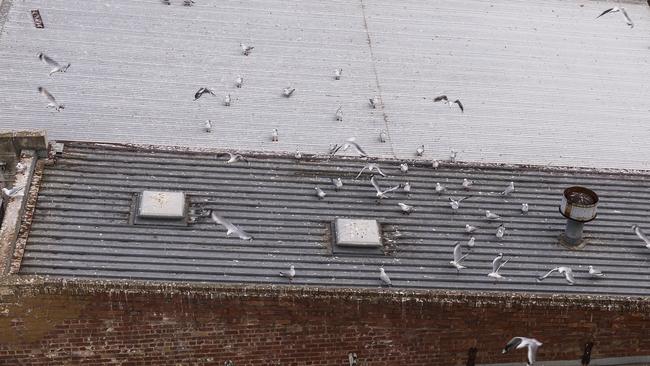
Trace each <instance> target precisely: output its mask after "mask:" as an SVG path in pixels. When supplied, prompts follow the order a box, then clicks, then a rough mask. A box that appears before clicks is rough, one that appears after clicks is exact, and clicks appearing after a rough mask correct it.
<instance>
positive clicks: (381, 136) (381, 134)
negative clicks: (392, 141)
mask: <svg viewBox="0 0 650 366" xmlns="http://www.w3.org/2000/svg"><path fill="white" fill-rule="evenodd" d="M386 140H388V134H387V133H386V131H385V130H381V131H379V142H386Z"/></svg>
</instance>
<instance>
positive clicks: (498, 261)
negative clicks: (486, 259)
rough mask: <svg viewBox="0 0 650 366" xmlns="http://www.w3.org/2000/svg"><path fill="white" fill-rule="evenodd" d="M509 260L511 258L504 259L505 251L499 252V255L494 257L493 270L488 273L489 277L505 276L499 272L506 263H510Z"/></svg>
mask: <svg viewBox="0 0 650 366" xmlns="http://www.w3.org/2000/svg"><path fill="white" fill-rule="evenodd" d="M509 260H510V259H503V253H499V255H497V256H496V258H494V260H493V261H492V272H490V273H488V277H492V278H494V279H499V278H503V276H501V275H500V274H499V270H500V269H501V267H503V266H504V265H505V264H506V263H508V261H509Z"/></svg>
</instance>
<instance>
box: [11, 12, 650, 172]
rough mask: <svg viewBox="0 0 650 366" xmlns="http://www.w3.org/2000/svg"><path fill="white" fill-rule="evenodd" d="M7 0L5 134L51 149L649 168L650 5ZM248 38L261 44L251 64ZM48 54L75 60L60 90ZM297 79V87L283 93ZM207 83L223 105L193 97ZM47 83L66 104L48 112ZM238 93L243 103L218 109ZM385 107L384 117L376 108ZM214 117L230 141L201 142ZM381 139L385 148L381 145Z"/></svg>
mask: <svg viewBox="0 0 650 366" xmlns="http://www.w3.org/2000/svg"><path fill="white" fill-rule="evenodd" d="M12 3H13V5H12V6H11V9H10V12H9V14H8V20H7V22H6V24H5V27H4V30H3V32H2V34H0V69H2V70H4V72H2V73H0V84H1V85H2V86H3V92H2V93H0V108H1V109H2V111H3V113H2V114H1V115H0V125H2V126H3V127H5V126H11V127H13V128H42V129H47V130H48V132H49V135H50V137H52V138H53V139H73V140H85V141H111V142H137V143H152V144H162V145H180V146H196V147H211V146H215V145H216V144H218V145H219V146H224V147H229V148H238V149H247V150H267V151H271V150H278V149H279V150H282V151H293V150H295V149H296V148H299V149H300V150H302V151H307V152H318V153H322V152H324V151H326V149H327V145H328V144H329V143H333V142H338V141H341V140H343V139H344V138H347V137H349V136H352V135H356V136H357V138H358V139H359V141H360V142H362V143H363V144H364V146H367V147H368V150H369V152H370V153H371V154H372V155H374V156H384V157H399V158H408V157H411V156H413V151H414V149H415V146H417V145H419V144H425V145H426V147H427V153H426V154H427V156H430V157H435V158H442V157H446V156H447V154H448V153H449V150H450V149H455V150H458V151H462V153H461V155H460V158H461V159H463V160H466V161H480V162H493V163H501V162H505V163H535V164H540V165H543V164H547V163H549V162H550V163H553V164H556V165H564V166H593V167H611V168H635V169H648V168H649V167H650V165H649V162H650V149H647V141H648V136H650V125H649V124H648V123H647V121H648V114H649V112H650V99H648V98H647V95H650V83H647V82H645V81H647V80H650V67H649V66H650V65H649V63H650V52H649V49H648V48H649V47H650V10H649V8H648V6H647V4H645V2H641V1H635V2H626V3H625V6H626V7H627V10H628V13H629V14H630V16H631V17H632V18H633V20H634V22H635V27H634V28H629V27H628V26H627V25H626V24H625V22H624V21H623V18H622V16H620V14H611V15H607V16H604V17H602V18H599V19H598V20H596V19H595V18H596V16H597V15H598V14H600V12H602V11H603V10H604V9H605V8H606V7H608V6H610V5H609V4H607V3H604V2H601V1H567V0H546V1H538V2H531V1H527V0H497V1H481V0H456V1H446V2H434V1H427V2H422V1H418V0H406V1H392V0H362V1H357V2H354V1H352V2H350V1H328V2H322V1H313V0H312V1H299V2H291V3H287V2H285V1H279V0H264V1H259V0H256V1H242V0H230V1H226V2H224V1H214V0H201V1H196V5H195V6H193V7H183V6H181V5H180V1H172V5H170V6H165V5H162V3H161V2H160V1H159V0H148V1H128V0H115V1H110V2H97V1H85V0H48V1H45V0H24V1H13V2H12ZM31 9H40V10H41V14H42V16H43V20H44V22H45V28H44V29H36V28H34V25H33V22H32V19H31V16H30V13H29V10H31ZM239 42H245V43H251V44H253V45H254V46H255V50H254V51H253V53H252V54H251V55H250V56H249V57H245V56H242V55H241V53H240V49H239ZM40 51H44V52H46V53H47V54H48V55H50V56H52V57H54V58H55V59H57V60H61V61H68V62H71V63H72V66H71V67H70V69H69V70H68V72H67V73H66V74H64V75H61V74H58V75H54V76H53V77H52V78H49V77H48V76H47V71H48V68H47V67H46V66H45V65H42V64H41V63H40V62H39V61H38V60H37V58H36V54H37V53H38V52H40ZM336 67H342V68H343V69H344V74H343V78H342V79H341V80H339V81H335V80H334V79H333V77H332V76H333V75H332V74H333V70H334V68H336ZM238 74H241V75H243V76H244V78H245V84H244V87H243V88H242V89H236V88H235V87H234V80H235V78H236V76H237V75H238ZM288 84H291V85H293V86H295V87H296V88H297V91H296V93H295V94H294V96H292V97H291V98H289V99H286V98H283V97H282V96H281V90H282V88H284V87H285V86H287V85H288ZM205 85H207V86H213V87H214V88H215V89H216V91H217V96H218V98H208V97H205V99H202V100H199V101H197V102H192V95H193V93H194V92H195V91H196V90H197V89H198V88H199V87H201V86H205ZM38 86H44V87H46V88H48V90H49V91H50V92H52V93H53V94H54V96H55V97H56V98H58V100H59V101H60V102H61V103H63V104H65V106H66V109H65V110H64V111H62V112H60V113H56V112H53V111H51V110H50V111H48V110H47V109H46V108H45V105H46V103H45V101H44V98H42V97H41V96H40V95H38V94H37V93H36V88H37V87H38ZM226 92H229V93H232V96H233V98H234V101H233V103H232V106H231V107H224V106H222V105H221V97H223V95H225V93H226ZM441 93H445V94H447V95H449V96H450V97H451V98H455V97H458V98H460V99H461V100H462V101H463V103H464V104H465V107H466V110H465V113H463V114H461V113H459V112H458V111H457V110H455V109H449V108H447V107H445V106H443V105H439V104H434V103H433V102H432V100H431V99H432V97H434V96H435V95H438V94H441ZM373 95H380V96H381V99H382V102H383V109H378V110H372V109H370V108H369V107H368V98H369V97H372V96H373ZM339 106H342V107H343V111H344V120H343V122H337V121H335V118H334V113H335V111H336V109H337V108H338V107H339ZM208 118H210V119H212V120H213V121H214V124H215V131H218V133H214V134H205V133H202V130H201V127H202V124H203V121H204V120H205V119H208ZM274 127H277V128H279V130H280V142H279V143H278V144H275V145H273V144H271V143H270V133H271V130H272V128H274ZM380 129H388V131H389V135H390V141H389V143H387V144H381V143H379V142H378V141H377V135H378V131H379V130H380ZM315 131H318V132H317V133H315ZM613 131H615V133H613Z"/></svg>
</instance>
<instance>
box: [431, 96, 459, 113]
mask: <svg viewBox="0 0 650 366" xmlns="http://www.w3.org/2000/svg"><path fill="white" fill-rule="evenodd" d="M433 101H434V102H443V103H445V104H447V105H449V107H450V108H451V105H452V104H456V105H458V108H460V111H461V112H464V111H465V108H464V107H463V103H461V102H460V100H459V99H456V100H454V101H453V102H451V103H450V102H449V98H447V96H446V95H440V96H437V97H435V98H433Z"/></svg>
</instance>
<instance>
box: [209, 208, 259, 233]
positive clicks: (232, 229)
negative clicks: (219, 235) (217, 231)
mask: <svg viewBox="0 0 650 366" xmlns="http://www.w3.org/2000/svg"><path fill="white" fill-rule="evenodd" d="M210 216H211V217H212V220H214V222H215V223H217V224H219V225H223V226H224V227H225V228H226V229H227V230H228V231H226V236H230V235H232V234H237V236H239V238H240V239H242V240H253V237H252V236H251V235H250V234H248V233H247V232H245V231H244V230H242V229H240V228H238V227H237V226H235V225H234V224H233V223H231V222H230V221H228V220H226V219H225V218H224V217H223V216H220V215H218V214H217V213H216V212H214V211H213V210H210Z"/></svg>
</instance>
